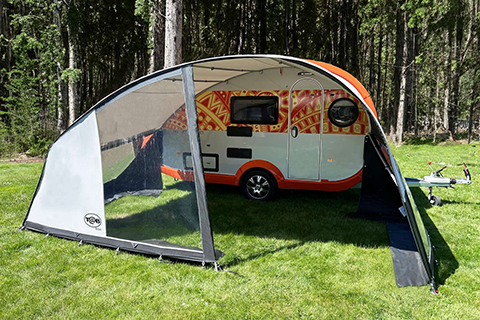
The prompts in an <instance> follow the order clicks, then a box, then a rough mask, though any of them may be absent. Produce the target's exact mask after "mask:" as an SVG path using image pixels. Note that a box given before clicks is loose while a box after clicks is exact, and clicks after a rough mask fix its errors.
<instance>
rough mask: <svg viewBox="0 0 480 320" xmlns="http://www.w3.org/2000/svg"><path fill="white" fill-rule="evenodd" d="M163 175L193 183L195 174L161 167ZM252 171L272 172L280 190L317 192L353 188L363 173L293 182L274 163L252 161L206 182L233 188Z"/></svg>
mask: <svg viewBox="0 0 480 320" xmlns="http://www.w3.org/2000/svg"><path fill="white" fill-rule="evenodd" d="M161 169H162V173H164V174H166V175H169V176H171V177H173V178H176V179H180V180H186V181H193V180H194V178H193V172H192V171H185V170H179V169H173V168H170V167H168V166H161ZM250 169H263V170H267V171H268V172H270V173H271V174H272V175H273V177H274V178H275V180H276V181H277V184H278V187H279V188H280V189H299V190H317V191H331V192H337V191H344V190H348V189H350V188H352V187H353V186H355V185H356V184H358V183H360V182H361V181H362V172H363V170H362V169H360V171H358V172H357V173H356V174H354V175H353V176H351V177H349V178H347V179H343V180H339V181H328V180H321V181H305V180H293V179H285V177H284V176H283V174H282V173H281V172H280V170H279V169H278V168H277V167H276V166H275V165H273V164H272V163H270V162H268V161H265V160H252V161H249V162H247V163H245V164H244V165H243V166H241V167H240V169H238V171H237V173H236V174H235V175H229V174H218V173H205V182H206V183H217V184H226V185H232V186H238V185H240V179H241V178H242V176H243V174H244V173H245V172H247V171H248V170H250Z"/></svg>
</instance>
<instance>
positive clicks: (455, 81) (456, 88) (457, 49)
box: [448, 1, 463, 140]
mask: <svg viewBox="0 0 480 320" xmlns="http://www.w3.org/2000/svg"><path fill="white" fill-rule="evenodd" d="M457 5H458V6H460V8H459V9H458V10H459V12H458V15H457V16H456V17H455V45H454V49H453V52H454V54H453V56H454V59H455V66H454V68H453V70H452V92H451V94H452V100H451V103H450V108H449V109H448V110H449V112H448V127H449V130H450V139H451V140H453V139H454V135H455V132H456V125H457V119H458V109H459V106H458V104H459V95H460V75H461V74H462V71H461V69H462V56H461V55H462V41H463V7H462V2H461V1H460V3H459V4H457Z"/></svg>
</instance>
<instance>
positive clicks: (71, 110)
mask: <svg viewBox="0 0 480 320" xmlns="http://www.w3.org/2000/svg"><path fill="white" fill-rule="evenodd" d="M67 29H68V68H69V69H70V70H72V71H73V70H75V69H77V62H76V60H77V48H76V44H75V40H74V39H73V34H72V31H71V28H70V27H69V26H67ZM77 83H78V79H76V77H74V76H73V75H71V76H70V78H69V79H68V125H69V126H71V125H72V124H73V123H74V122H75V119H77V116H78V88H77Z"/></svg>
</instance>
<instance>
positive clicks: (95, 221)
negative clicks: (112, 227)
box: [83, 213, 102, 228]
mask: <svg viewBox="0 0 480 320" xmlns="http://www.w3.org/2000/svg"><path fill="white" fill-rule="evenodd" d="M83 221H85V224H86V225H87V226H89V227H92V228H97V227H100V225H101V224H102V219H100V217H99V216H97V215H96V214H95V213H87V214H86V215H85V217H83Z"/></svg>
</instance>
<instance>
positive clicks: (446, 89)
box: [443, 29, 452, 132]
mask: <svg viewBox="0 0 480 320" xmlns="http://www.w3.org/2000/svg"><path fill="white" fill-rule="evenodd" d="M445 42H446V43H447V48H448V56H447V60H446V61H445V74H444V79H445V81H444V83H445V84H444V100H443V128H444V130H445V131H446V132H448V131H449V129H450V128H449V126H448V125H449V121H448V115H449V110H450V86H451V76H450V74H451V72H452V37H451V31H450V30H448V29H447V30H446V32H445Z"/></svg>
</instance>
